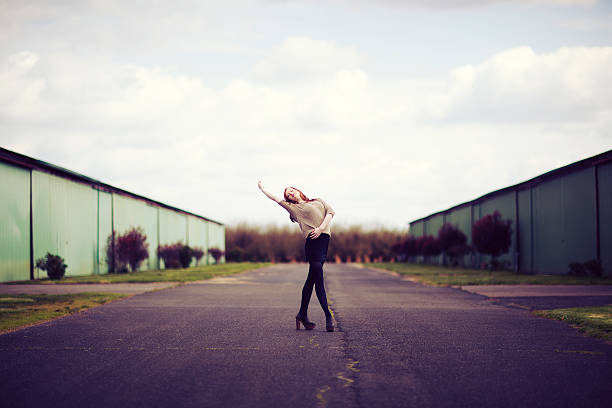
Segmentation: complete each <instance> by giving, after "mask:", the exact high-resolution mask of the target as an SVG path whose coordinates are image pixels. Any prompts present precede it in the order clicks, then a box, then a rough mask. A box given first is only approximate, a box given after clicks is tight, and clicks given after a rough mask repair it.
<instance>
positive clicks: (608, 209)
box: [597, 162, 612, 275]
mask: <svg viewBox="0 0 612 408" xmlns="http://www.w3.org/2000/svg"><path fill="white" fill-rule="evenodd" d="M597 186H598V189H597V195H598V198H599V208H598V209H599V253H600V258H601V263H602V265H603V267H604V271H606V272H607V274H608V275H612V227H611V226H612V162H609V163H605V164H602V165H600V166H597Z"/></svg>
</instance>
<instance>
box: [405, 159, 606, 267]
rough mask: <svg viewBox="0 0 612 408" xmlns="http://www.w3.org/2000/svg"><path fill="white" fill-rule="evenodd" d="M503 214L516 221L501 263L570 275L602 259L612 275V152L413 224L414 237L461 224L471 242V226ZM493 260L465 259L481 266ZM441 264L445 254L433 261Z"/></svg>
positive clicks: (493, 193) (411, 229) (469, 256)
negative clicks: (575, 266)
mask: <svg viewBox="0 0 612 408" xmlns="http://www.w3.org/2000/svg"><path fill="white" fill-rule="evenodd" d="M495 210H497V211H499V212H500V213H501V215H502V217H503V218H505V219H510V220H512V230H513V237H512V246H511V247H510V250H509V251H508V253H506V254H505V255H503V256H501V257H500V258H499V260H503V261H506V262H507V264H508V265H510V269H512V270H514V271H516V272H519V273H525V274H566V273H567V272H568V270H569V263H570V262H586V261H588V260H592V259H597V260H599V261H600V262H601V263H602V266H603V271H604V275H606V276H612V150H610V151H607V152H605V153H601V154H598V155H597V156H593V157H590V158H587V159H584V160H581V161H578V162H575V163H572V164H569V165H567V166H564V167H561V168H559V169H556V170H553V171H550V172H548V173H545V174H542V175H539V176H537V177H534V178H532V179H531V180H527V181H525V182H522V183H519V184H516V185H514V186H510V187H506V188H503V189H500V190H497V191H493V192H491V193H488V194H485V195H483V196H482V197H478V198H476V199H475V200H472V201H469V202H466V203H463V204H459V205H457V206H454V207H452V208H449V209H447V210H444V211H440V212H437V213H435V214H431V215H429V216H427V217H424V218H421V219H418V220H415V221H412V222H411V223H410V233H411V234H412V235H414V236H417V237H418V236H422V235H433V236H437V234H438V230H439V229H440V227H442V225H443V224H444V223H451V224H454V225H456V226H457V227H459V228H460V229H461V231H463V233H465V235H466V236H467V239H468V244H471V243H472V225H474V222H476V221H478V220H479V219H481V218H482V217H484V216H485V215H487V214H491V213H493V212H494V211H495ZM488 258H489V257H488V256H484V255H480V254H473V255H466V257H465V259H464V260H463V263H464V265H469V266H472V267H478V266H479V265H481V264H482V263H483V262H488V261H489V259H488ZM434 262H435V263H442V262H443V259H442V256H439V257H437V258H436V259H434Z"/></svg>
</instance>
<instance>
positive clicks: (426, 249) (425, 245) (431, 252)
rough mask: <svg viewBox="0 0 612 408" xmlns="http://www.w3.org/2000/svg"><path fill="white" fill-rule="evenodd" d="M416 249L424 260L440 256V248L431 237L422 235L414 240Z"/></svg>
mask: <svg viewBox="0 0 612 408" xmlns="http://www.w3.org/2000/svg"><path fill="white" fill-rule="evenodd" d="M416 249H417V254H418V255H423V256H424V257H425V259H427V258H428V257H430V256H437V255H440V248H439V247H438V242H437V240H436V239H435V238H434V237H433V236H432V235H424V236H421V237H418V238H417V239H416Z"/></svg>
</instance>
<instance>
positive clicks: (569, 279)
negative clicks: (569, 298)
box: [363, 263, 612, 286]
mask: <svg viewBox="0 0 612 408" xmlns="http://www.w3.org/2000/svg"><path fill="white" fill-rule="evenodd" d="M363 265H364V266H366V267H371V268H379V269H385V270H388V271H393V272H397V273H399V274H401V275H406V276H410V277H412V278H414V279H415V280H417V281H419V282H421V283H425V284H428V285H435V286H451V285H459V286H463V285H520V284H531V285H611V284H612V279H609V278H584V277H575V276H569V275H517V274H515V273H512V272H507V271H489V270H483V269H464V268H451V267H444V266H437V265H421V264H408V263H364V264H363Z"/></svg>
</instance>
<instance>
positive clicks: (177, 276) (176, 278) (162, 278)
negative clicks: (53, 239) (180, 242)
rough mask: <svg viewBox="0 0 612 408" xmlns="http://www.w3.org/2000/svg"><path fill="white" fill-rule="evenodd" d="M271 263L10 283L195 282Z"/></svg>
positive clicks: (197, 267)
mask: <svg viewBox="0 0 612 408" xmlns="http://www.w3.org/2000/svg"><path fill="white" fill-rule="evenodd" d="M268 265H270V263H251V262H240V263H223V264H218V265H203V266H196V267H193V268H187V269H161V270H154V271H139V272H133V273H122V274H104V275H86V276H68V277H64V278H63V279H61V280H50V279H40V280H34V281H19V282H10V283H12V284H33V283H34V284H50V285H53V284H63V283H150V282H193V281H199V280H205V279H210V278H214V277H215V276H224V275H233V274H235V273H240V272H245V271H248V270H251V269H258V268H262V267H264V266H268Z"/></svg>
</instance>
